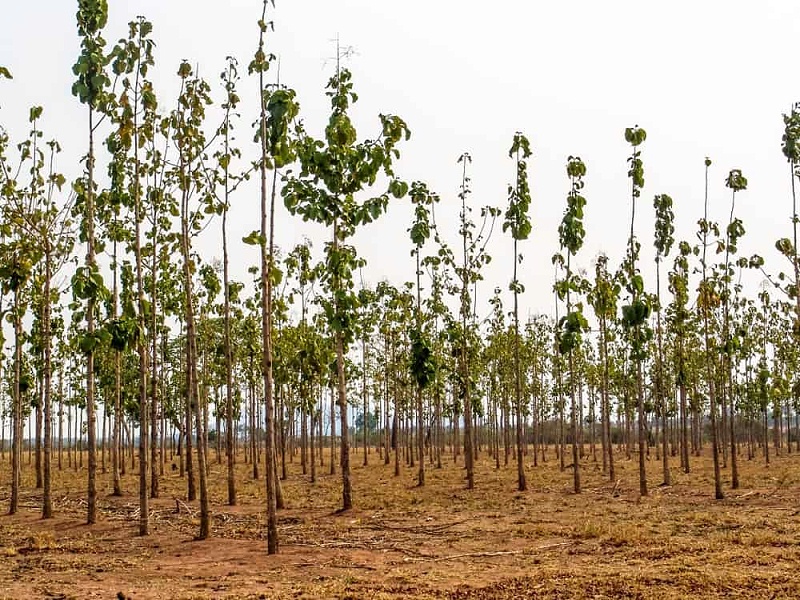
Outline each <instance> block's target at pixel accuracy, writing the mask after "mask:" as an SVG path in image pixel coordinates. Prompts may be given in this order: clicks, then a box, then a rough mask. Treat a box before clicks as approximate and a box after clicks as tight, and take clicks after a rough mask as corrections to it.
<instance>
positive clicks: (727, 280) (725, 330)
mask: <svg viewBox="0 0 800 600" xmlns="http://www.w3.org/2000/svg"><path fill="white" fill-rule="evenodd" d="M725 186H726V187H727V188H728V189H730V190H731V212H730V218H729V219H728V226H727V227H726V229H725V263H724V264H723V265H721V266H722V269H723V291H722V313H723V323H722V339H723V344H724V345H723V362H724V365H725V370H724V375H725V386H726V387H727V390H728V393H727V395H728V406H729V407H730V436H731V439H730V443H731V488H733V489H734V490H736V489H739V465H738V458H737V454H738V452H737V450H738V448H737V446H736V411H735V402H734V396H735V392H734V386H733V355H734V352H735V350H736V349H737V347H738V336H736V335H734V333H733V332H732V330H731V322H730V321H731V319H730V309H731V307H730V304H731V302H730V294H731V289H730V287H731V279H732V275H733V266H732V265H731V263H730V257H731V254H736V251H737V243H738V240H739V238H740V237H741V236H743V235H744V226H743V225H742V221H741V219H735V218H734V216H733V214H734V209H735V207H736V192H741V191H743V190H746V189H747V179H746V178H745V176H744V175H742V172H741V170H739V169H733V170H732V171H730V173H729V174H728V178H727V179H726V180H725Z"/></svg>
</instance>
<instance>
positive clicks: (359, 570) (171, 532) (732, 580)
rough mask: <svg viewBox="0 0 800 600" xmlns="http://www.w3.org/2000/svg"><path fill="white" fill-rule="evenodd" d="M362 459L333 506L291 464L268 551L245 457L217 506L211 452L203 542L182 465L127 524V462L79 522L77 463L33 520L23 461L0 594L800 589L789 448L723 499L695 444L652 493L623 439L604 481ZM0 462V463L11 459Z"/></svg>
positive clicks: (131, 492) (440, 594)
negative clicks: (578, 488)
mask: <svg viewBox="0 0 800 600" xmlns="http://www.w3.org/2000/svg"><path fill="white" fill-rule="evenodd" d="M213 458H214V454H213V452H212V459H213ZM327 458H328V457H327V454H326V461H327ZM370 460H371V465H370V466H369V467H366V468H364V467H362V466H361V465H360V463H361V454H360V453H356V452H354V454H353V458H352V461H351V462H352V463H354V472H353V483H354V498H355V501H356V508H355V509H354V510H353V511H350V512H347V513H343V514H339V513H337V512H336V509H337V508H338V506H339V502H340V489H339V484H340V480H339V478H338V476H333V477H332V476H330V475H327V474H325V475H321V476H320V478H319V481H318V482H317V483H316V484H315V485H311V484H309V483H308V480H307V478H305V477H303V476H302V474H301V473H300V470H299V464H298V461H295V462H294V463H293V464H291V465H290V467H291V468H290V475H289V478H288V480H287V481H286V482H284V490H285V495H286V499H287V503H288V508H287V509H286V510H284V511H281V513H280V517H279V528H280V536H281V544H282V547H281V553H280V554H279V555H278V556H272V557H270V556H267V555H266V552H265V550H266V548H265V543H264V531H263V529H264V527H263V511H262V506H263V500H264V489H263V481H253V480H252V478H251V477H250V469H249V466H248V465H245V464H243V463H240V464H239V465H238V469H239V474H238V481H239V487H238V492H239V506H236V507H228V506H225V504H224V502H225V494H226V492H225V490H226V488H225V475H224V466H223V465H218V464H217V463H216V461H213V464H212V466H211V478H210V482H211V490H210V492H211V499H212V505H213V539H211V540H208V541H205V542H195V541H193V535H194V534H195V533H196V530H197V505H196V503H192V504H187V503H185V502H183V498H184V497H185V489H184V486H185V481H184V480H181V479H180V478H179V477H178V475H177V474H176V473H174V472H172V471H171V470H169V469H168V472H167V474H166V475H165V477H164V478H163V483H162V493H161V498H160V499H158V500H156V501H153V502H152V505H151V521H152V529H153V534H152V535H151V536H150V537H148V538H140V537H137V536H136V519H137V518H138V501H137V497H136V492H135V490H136V481H137V475H136V474H135V473H133V474H131V473H129V474H128V475H127V476H126V478H125V479H124V482H123V484H124V486H123V487H124V489H125V491H126V492H127V494H126V495H125V496H123V497H122V498H113V497H111V496H109V495H108V494H109V493H110V491H111V489H110V485H111V481H110V474H106V475H103V476H102V477H101V479H100V491H101V500H100V510H101V519H100V522H99V523H98V524H96V525H94V526H91V527H88V526H86V525H84V524H83V519H84V513H85V510H86V505H85V501H84V500H83V490H84V487H85V472H83V471H79V472H77V473H76V472H74V471H72V470H68V471H63V472H58V471H57V470H56V471H55V472H54V479H55V480H54V489H55V490H57V492H56V494H55V496H56V503H55V507H56V511H57V517H56V518H55V519H53V520H51V521H42V520H41V519H40V518H39V506H40V502H41V497H40V495H39V493H37V492H36V491H35V490H32V489H31V488H32V487H33V473H32V472H31V468H30V467H27V465H26V472H25V473H24V477H23V481H24V489H25V494H24V496H23V501H22V505H23V508H22V510H21V512H20V513H19V514H18V515H16V516H13V517H9V516H2V517H0V598H6V597H7V598H64V599H66V598H111V597H114V595H115V594H117V593H118V592H121V593H122V595H123V596H125V597H129V598H133V599H136V600H140V599H147V598H173V599H182V598H187V599H188V598H252V599H256V598H289V597H291V598H407V597H411V596H413V597H416V598H659V599H670V598H675V599H677V598H685V597H687V596H694V597H697V598H796V597H800V570H798V568H797V566H798V563H800V520H798V518H797V517H798V515H800V511H798V508H800V488H799V487H798V481H800V455H796V454H793V455H790V456H786V457H780V458H777V459H775V460H774V462H773V464H772V465H771V466H770V467H769V468H765V467H764V466H763V465H762V464H761V463H760V462H755V461H753V462H748V461H746V460H744V461H742V464H741V470H742V473H741V479H742V485H743V487H742V489H741V490H737V491H735V492H734V491H728V492H727V497H726V499H725V500H722V501H714V500H713V499H712V492H713V486H712V484H711V478H710V473H711V465H710V457H706V458H701V459H693V472H692V473H691V474H689V475H686V474H683V473H681V472H678V470H677V468H676V469H674V470H673V482H674V485H672V486H671V487H658V483H659V477H658V473H659V472H660V463H659V462H656V461H655V460H652V461H650V462H649V464H648V467H649V470H650V475H651V477H650V484H651V495H650V496H649V497H647V498H641V499H640V498H639V497H638V473H637V471H636V469H637V465H636V459H635V457H634V460H633V461H631V462H627V461H625V460H624V459H623V457H622V456H619V457H618V458H617V467H618V474H617V479H618V481H615V482H611V481H608V480H607V478H605V477H604V476H603V474H602V473H601V471H600V469H599V468H597V466H596V465H595V464H594V463H592V462H591V461H589V460H587V461H586V462H585V463H584V464H583V473H582V475H583V483H584V493H583V494H580V495H575V494H573V493H571V474H570V473H569V472H564V473H562V472H560V471H559V470H558V466H557V461H556V460H555V459H554V457H553V456H552V454H551V455H550V456H549V461H548V462H547V463H546V464H544V465H541V466H539V467H537V468H535V469H534V468H533V467H531V468H529V469H528V483H529V487H530V491H528V492H525V493H519V492H517V491H516V490H515V481H516V469H515V467H514V466H513V464H511V465H509V466H508V467H505V468H501V469H500V470H496V469H494V468H493V465H494V463H493V461H489V459H488V457H485V456H482V457H481V459H480V461H479V462H478V468H477V472H476V482H477V489H475V490H473V491H468V490H466V489H464V479H463V478H464V472H463V470H462V469H461V468H460V466H459V465H455V464H454V463H453V462H452V459H450V460H448V461H446V464H445V468H444V469H442V470H436V469H431V468H429V470H428V476H427V485H426V487H425V488H418V487H416V486H415V473H416V470H415V469H413V470H412V469H410V468H404V469H403V473H402V475H401V476H400V477H397V478H396V477H394V476H393V465H390V466H384V465H383V463H382V461H379V460H378V456H377V454H375V453H372V454H371V456H370ZM168 467H169V465H168ZM320 471H321V472H323V473H327V466H326V468H324V469H321V470H320ZM725 475H726V476H727V475H729V474H728V473H725ZM0 477H2V480H3V481H8V463H7V461H2V462H0ZM6 493H7V488H3V491H0V502H3V503H5V502H7V498H5V494H6ZM176 498H178V499H179V501H176ZM176 508H177V509H179V510H177V511H176Z"/></svg>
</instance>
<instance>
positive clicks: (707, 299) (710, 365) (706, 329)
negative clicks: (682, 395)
mask: <svg viewBox="0 0 800 600" xmlns="http://www.w3.org/2000/svg"><path fill="white" fill-rule="evenodd" d="M705 167H706V169H705V193H704V199H703V218H702V219H701V220H700V222H699V225H700V231H699V232H698V238H699V239H700V245H701V249H700V251H701V259H700V265H701V268H702V280H701V281H700V290H699V293H698V298H697V306H698V310H699V311H700V313H701V315H702V319H703V337H704V341H705V357H704V359H705V368H706V369H705V370H706V385H707V386H708V401H709V410H710V412H711V453H712V459H713V462H714V497H715V498H716V499H717V500H722V499H723V498H724V497H725V495H724V494H723V492H722V478H721V475H720V466H719V431H718V430H717V395H716V385H715V381H716V373H715V372H714V355H713V353H714V351H715V348H714V347H713V345H712V337H711V324H710V321H711V312H712V310H713V309H714V308H715V307H716V306H717V305H718V304H719V296H718V294H717V293H716V291H715V290H714V289H713V285H712V282H711V281H710V280H709V278H708V273H707V270H708V269H707V266H708V263H707V261H706V251H707V249H708V234H709V233H710V232H714V233H715V234H719V227H718V226H717V224H716V223H711V222H709V220H708V170H709V168H710V167H711V160H710V159H708V158H706V159H705Z"/></svg>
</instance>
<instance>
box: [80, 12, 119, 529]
mask: <svg viewBox="0 0 800 600" xmlns="http://www.w3.org/2000/svg"><path fill="white" fill-rule="evenodd" d="M107 21H108V2H107V0H78V12H77V22H78V34H79V35H80V36H81V53H80V55H79V57H78V61H77V62H76V63H75V66H74V67H73V68H72V71H73V73H74V74H75V76H76V77H77V80H76V81H75V83H74V84H73V86H72V93H73V95H75V96H77V97H78V99H79V100H80V102H81V103H82V104H85V105H86V106H87V107H88V145H89V148H88V151H87V153H86V172H85V177H84V178H81V179H79V180H78V181H76V182H75V185H74V188H75V192H76V195H77V200H76V203H75V211H76V212H77V213H79V214H80V216H81V218H82V220H81V225H80V240H81V241H82V242H84V243H85V244H86V260H85V263H84V266H83V267H82V268H79V269H77V270H76V272H75V275H74V276H73V279H72V290H73V294H74V296H75V298H76V299H77V300H83V301H85V302H86V309H85V315H84V316H85V319H86V331H85V332H84V333H83V334H81V340H80V347H81V350H82V351H83V352H84V354H85V355H86V421H87V433H86V438H87V450H88V455H89V456H88V465H87V492H86V520H87V523H89V524H90V525H91V524H93V523H95V522H96V521H97V442H96V436H97V417H96V414H95V391H96V390H95V372H94V371H95V369H94V351H95V348H96V347H97V345H98V343H99V342H100V338H99V335H100V334H101V333H102V332H98V331H97V330H96V326H95V316H96V315H95V312H96V308H97V302H98V300H102V299H103V295H107V291H106V290H105V285H104V283H103V277H102V275H101V274H100V270H99V268H98V266H97V256H96V247H95V188H96V183H95V148H94V134H95V130H96V128H97V126H98V125H99V123H96V122H95V119H96V117H97V115H98V113H99V114H102V112H103V111H104V110H105V108H106V106H107V104H108V101H109V94H108V92H107V91H106V89H107V88H108V87H109V86H110V81H109V79H108V75H107V74H106V72H105V67H106V64H107V62H108V58H107V57H106V55H105V53H104V48H105V40H104V39H103V37H102V35H101V34H102V31H103V28H104V27H105V26H106V23H107Z"/></svg>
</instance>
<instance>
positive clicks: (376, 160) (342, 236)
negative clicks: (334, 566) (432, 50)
mask: <svg viewBox="0 0 800 600" xmlns="http://www.w3.org/2000/svg"><path fill="white" fill-rule="evenodd" d="M327 95H328V97H329V98H330V99H331V109H332V110H331V115H330V118H329V120H328V125H327V127H326V129H325V139H324V141H323V140H316V139H314V138H312V137H310V136H304V137H302V138H301V139H300V140H299V143H298V147H297V152H298V157H299V159H300V165H301V170H300V173H299V174H298V175H297V176H290V177H288V178H287V181H286V185H285V187H284V188H283V197H284V202H285V204H286V207H287V208H288V210H289V211H290V212H291V213H292V214H299V215H301V216H302V217H303V219H304V220H306V221H309V220H310V221H316V222H318V223H322V224H323V225H325V226H327V227H330V228H331V230H332V231H331V233H332V238H331V241H330V242H329V243H328V244H327V245H326V246H325V272H324V273H323V276H322V281H323V283H324V284H325V285H326V287H327V289H328V293H329V297H328V301H327V302H326V304H325V307H324V308H325V316H326V319H327V321H328V324H329V326H330V328H331V330H332V331H333V336H334V345H335V351H336V373H337V397H338V405H339V411H340V418H341V458H340V460H341V467H342V509H343V510H349V509H351V508H352V506H353V499H352V486H351V482H350V442H349V439H348V425H349V423H348V419H347V396H346V379H345V362H344V359H345V356H346V354H347V348H348V346H349V345H350V344H351V343H352V342H353V339H354V335H355V320H356V309H357V303H358V302H357V296H356V293H355V291H354V281H353V271H354V269H356V268H357V267H358V266H359V265H360V264H362V262H361V261H359V260H358V258H357V254H356V250H355V248H354V247H353V246H351V245H349V244H348V241H349V240H350V238H351V237H352V236H353V235H354V234H355V233H356V231H357V230H358V229H359V228H360V227H362V226H363V225H366V224H368V223H370V222H372V221H374V220H375V219H377V218H378V217H380V216H381V214H383V213H384V212H385V211H386V208H387V206H388V203H389V196H390V195H391V196H394V197H396V198H401V197H403V196H404V195H405V194H406V192H407V191H408V186H407V185H406V184H404V183H402V182H400V181H398V180H396V179H394V173H393V170H392V165H393V163H394V160H395V159H396V158H397V157H398V156H399V151H398V150H397V148H396V146H397V144H398V143H399V142H400V141H401V140H403V139H408V138H409V137H410V132H409V130H408V127H407V126H406V124H405V122H404V121H403V120H402V119H400V118H399V117H396V116H391V115H380V122H381V127H382V132H381V135H380V137H379V138H377V139H375V140H366V141H363V142H358V141H357V140H358V136H357V132H356V129H355V127H354V125H353V122H352V121H351V119H350V116H349V114H348V110H349V109H350V106H351V104H353V103H354V102H356V100H357V99H358V97H357V96H356V94H355V92H354V91H353V84H352V81H351V75H350V72H349V71H348V70H347V69H338V68H337V71H336V74H335V75H334V76H333V77H332V78H331V79H330V81H329V83H328V92H327ZM380 174H384V175H386V176H387V177H389V178H390V183H389V189H388V191H387V192H384V193H383V194H380V195H378V196H374V197H369V198H366V199H364V200H360V199H359V198H358V196H359V195H360V194H361V193H362V192H366V191H368V190H369V189H370V188H371V187H372V186H373V185H374V184H375V181H376V179H377V177H378V175H380Z"/></svg>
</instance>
